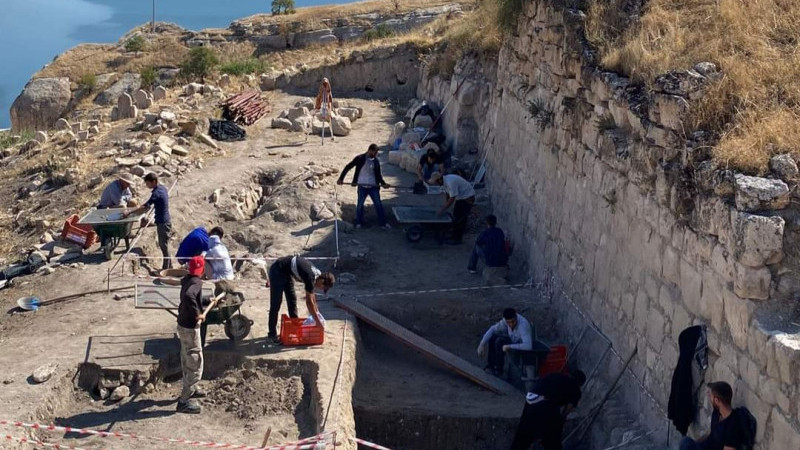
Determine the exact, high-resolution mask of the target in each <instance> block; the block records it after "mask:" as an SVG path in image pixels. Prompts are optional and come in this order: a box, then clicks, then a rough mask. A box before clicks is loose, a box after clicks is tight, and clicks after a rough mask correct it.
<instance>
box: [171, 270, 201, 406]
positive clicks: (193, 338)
mask: <svg viewBox="0 0 800 450" xmlns="http://www.w3.org/2000/svg"><path fill="white" fill-rule="evenodd" d="M205 265H206V264H205V259H204V258H203V257H202V256H194V257H192V258H191V259H190V260H189V264H188V266H189V274H188V275H186V276H185V277H183V279H181V302H180V305H178V338H179V339H180V341H181V369H182V370H183V390H182V391H181V396H180V397H179V398H178V407H177V408H176V410H177V411H178V412H182V413H187V414H200V410H201V409H202V408H201V407H200V404H198V403H197V401H196V400H195V399H196V398H200V397H205V396H206V393H205V392H204V391H203V390H202V389H200V386H199V385H198V382H199V381H200V379H201V378H202V377H203V344H202V342H201V338H200V324H202V323H203V321H204V320H205V319H206V318H205V314H204V313H203V299H202V297H203V280H202V276H203V271H204V270H205Z"/></svg>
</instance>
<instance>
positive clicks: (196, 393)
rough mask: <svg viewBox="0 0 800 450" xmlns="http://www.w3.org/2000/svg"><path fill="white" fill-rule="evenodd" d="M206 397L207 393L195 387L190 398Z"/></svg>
mask: <svg viewBox="0 0 800 450" xmlns="http://www.w3.org/2000/svg"><path fill="white" fill-rule="evenodd" d="M206 396H208V392H206V391H205V390H203V388H201V387H196V388H194V392H192V397H191V398H205V397H206Z"/></svg>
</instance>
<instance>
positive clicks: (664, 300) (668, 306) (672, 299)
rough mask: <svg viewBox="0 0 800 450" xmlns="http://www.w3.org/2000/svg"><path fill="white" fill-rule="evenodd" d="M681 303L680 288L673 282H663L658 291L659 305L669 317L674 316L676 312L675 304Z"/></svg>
mask: <svg viewBox="0 0 800 450" xmlns="http://www.w3.org/2000/svg"><path fill="white" fill-rule="evenodd" d="M678 303H680V294H679V293H678V289H677V288H676V287H675V286H674V285H671V284H662V285H661V289H660V290H659V292H658V306H659V307H660V308H661V310H662V311H663V312H664V315H665V316H666V317H668V318H672V315H673V314H674V313H675V305H677V304H678Z"/></svg>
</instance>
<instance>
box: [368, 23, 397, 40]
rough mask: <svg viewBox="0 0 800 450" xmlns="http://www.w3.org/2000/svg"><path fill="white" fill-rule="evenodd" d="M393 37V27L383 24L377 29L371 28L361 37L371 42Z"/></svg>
mask: <svg viewBox="0 0 800 450" xmlns="http://www.w3.org/2000/svg"><path fill="white" fill-rule="evenodd" d="M392 36H394V30H393V29H391V27H389V26H388V25H386V24H385V23H382V24H380V25H378V26H377V27H374V28H370V29H369V30H367V31H365V32H364V34H362V35H361V38H362V39H363V40H365V41H367V42H369V41H374V40H376V39H384V38H388V37H392Z"/></svg>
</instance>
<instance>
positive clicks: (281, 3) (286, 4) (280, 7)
mask: <svg viewBox="0 0 800 450" xmlns="http://www.w3.org/2000/svg"><path fill="white" fill-rule="evenodd" d="M294 13H295V10H294V0H272V15H273V16H277V15H278V14H294Z"/></svg>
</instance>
